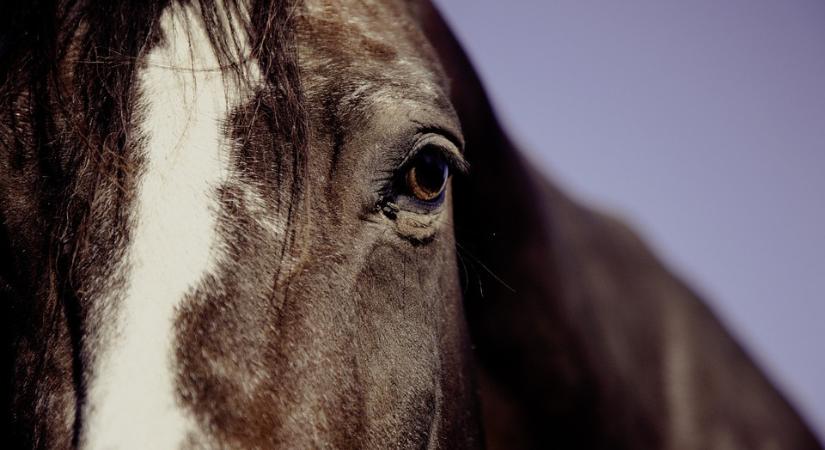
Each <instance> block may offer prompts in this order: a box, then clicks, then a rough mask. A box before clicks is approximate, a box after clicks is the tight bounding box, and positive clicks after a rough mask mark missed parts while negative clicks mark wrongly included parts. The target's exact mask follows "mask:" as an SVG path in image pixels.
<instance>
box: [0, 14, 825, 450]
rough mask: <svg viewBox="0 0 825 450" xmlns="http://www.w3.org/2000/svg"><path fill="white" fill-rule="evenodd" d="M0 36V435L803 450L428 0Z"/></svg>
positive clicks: (113, 440)
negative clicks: (555, 173) (513, 123)
mask: <svg viewBox="0 0 825 450" xmlns="http://www.w3.org/2000/svg"><path fill="white" fill-rule="evenodd" d="M12 3H16V4H12ZM0 17H2V18H0V20H2V26H0V30H2V32H0V33H2V37H0V71H2V72H1V75H0V104H1V105H2V106H0V305H2V306H0V308H2V311H0V317H2V322H3V323H2V330H3V331H2V342H3V352H2V355H0V357H1V358H0V359H1V360H2V376H0V383H2V388H0V392H2V398H0V404H2V416H3V417H2V428H0V429H2V433H3V442H5V443H6V444H7V445H9V446H10V447H12V448H84V449H107V448H118V449H120V448H123V449H130V448H276V447H288V448H331V447H333V448H479V447H484V446H486V447H490V448H553V447H556V448H582V449H606V448H611V449H630V448H667V449H693V448H708V449H730V448H743V449H744V448H747V449H773V448H784V449H791V448H792V449H816V448H821V446H820V444H819V443H818V442H817V441H816V439H815V438H814V436H813V435H812V433H811V432H810V431H809V430H808V428H807V427H806V425H805V424H804V422H803V421H802V419H801V418H800V417H799V416H798V415H797V413H796V412H795V411H794V410H793V408H792V407H791V406H790V405H789V404H788V403H787V402H786V401H785V400H784V399H783V397H782V396H781V394H779V393H778V391H777V390H776V389H775V388H774V387H773V386H772V385H771V384H770V382H769V381H768V379H767V378H766V377H765V376H764V375H763V374H762V372H761V371H760V370H759V369H758V368H757V367H756V365H755V364H754V363H753V362H752V361H751V360H750V358H749V357H748V356H747V354H746V353H745V352H744V351H743V350H742V348H741V347H740V346H739V345H738V344H737V343H736V342H735V340H734V339H732V338H731V337H730V335H729V334H728V333H727V332H726V331H725V329H724V327H723V326H722V325H721V324H720V322H719V321H718V320H716V319H715V318H714V316H713V315H712V313H711V312H710V311H709V309H708V308H707V307H706V306H704V303H703V302H702V301H701V300H700V299H699V298H698V297H697V296H696V295H695V294H694V293H693V292H692V291H691V290H690V288H688V287H687V286H686V285H685V284H683V283H682V282H681V281H680V280H679V279H678V278H677V277H676V276H674V275H673V274H671V273H670V271H669V270H668V269H667V268H665V267H664V266H663V265H662V264H661V263H660V262H659V261H658V260H657V258H656V257H655V256H654V255H653V254H652V253H651V251H649V250H648V249H647V247H646V246H645V244H644V243H643V242H642V240H641V239H640V238H638V237H637V235H636V234H635V233H634V232H633V231H632V230H630V229H629V228H628V227H627V226H626V225H624V224H623V223H622V222H621V221H620V220H619V219H616V218H613V217H611V216H608V215H606V214H603V213H601V212H599V211H596V210H594V209H592V208H589V207H587V206H584V205H581V204H579V203H578V202H576V201H575V200H573V199H572V198H571V197H570V196H569V195H567V194H566V193H565V192H564V191H563V190H562V189H561V188H559V187H557V186H556V185H554V184H553V183H552V182H551V181H550V180H548V179H547V178H546V177H545V176H544V175H542V174H541V173H540V172H539V171H537V170H536V169H535V168H534V167H533V166H532V165H531V164H529V162H528V161H527V160H526V159H525V158H524V157H523V156H522V153H521V152H520V151H519V149H518V148H517V147H516V146H515V145H514V144H513V143H512V141H511V140H510V139H509V138H508V137H507V135H506V133H505V131H504V130H503V128H502V127H501V126H500V125H499V122H498V121H497V119H496V117H495V115H494V113H493V111H492V109H491V107H490V104H489V103H488V100H487V98H486V96H485V94H484V91H483V88H482V86H481V83H480V82H479V79H478V78H477V76H476V74H475V73H474V71H473V69H472V67H471V65H470V63H469V61H468V60H467V58H466V56H465V55H464V53H463V52H462V50H461V48H460V45H459V44H458V43H457V40H456V39H455V37H454V36H453V35H452V34H451V32H450V30H449V28H448V27H447V25H446V24H445V22H444V21H443V20H442V19H441V17H440V15H439V14H438V11H437V10H436V9H435V8H434V7H433V5H431V4H430V3H429V2H428V1H427V0H383V1H378V0H248V1H245V0H146V1H141V2H134V1H130V0H108V1H95V0H37V1H32V2H28V3H25V2H24V3H21V2H7V3H5V4H4V5H3V6H2V10H0ZM549 145H551V144H549Z"/></svg>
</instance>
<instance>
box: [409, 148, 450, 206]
mask: <svg viewBox="0 0 825 450" xmlns="http://www.w3.org/2000/svg"><path fill="white" fill-rule="evenodd" d="M449 176H450V170H449V167H448V165H447V162H446V161H445V160H444V158H443V157H442V156H441V155H440V154H439V153H438V152H437V151H432V150H424V151H422V152H420V153H419V154H418V155H417V156H416V157H415V160H414V161H413V164H412V165H411V166H410V168H409V169H408V170H407V175H406V182H407V189H409V192H410V193H411V194H412V195H413V196H414V197H415V198H417V199H418V200H420V201H422V202H432V201H434V200H437V199H438V198H439V197H440V196H441V194H442V193H443V192H444V189H445V188H446V187H447V179H448V178H449Z"/></svg>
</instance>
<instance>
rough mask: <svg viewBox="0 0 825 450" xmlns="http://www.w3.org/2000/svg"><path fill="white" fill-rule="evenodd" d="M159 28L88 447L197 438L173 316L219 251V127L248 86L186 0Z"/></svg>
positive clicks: (144, 75)
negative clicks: (236, 78) (223, 63)
mask: <svg viewBox="0 0 825 450" xmlns="http://www.w3.org/2000/svg"><path fill="white" fill-rule="evenodd" d="M160 26H161V29H162V31H163V33H164V37H165V43H164V44H163V45H162V46H158V47H157V48H155V49H153V50H152V51H151V52H150V53H149V54H148V55H147V57H146V67H145V68H143V69H141V71H140V72H139V76H138V83H139V88H140V93H141V96H142V102H141V103H142V107H143V108H142V109H141V114H139V117H141V120H142V123H141V124H140V131H141V134H142V136H143V137H144V144H145V145H144V152H145V154H144V165H143V171H142V173H141V175H140V177H139V181H138V187H137V195H136V199H135V206H134V208H135V209H134V211H133V213H132V216H131V217H132V219H131V220H132V230H131V239H130V242H129V246H128V248H127V251H126V253H125V254H126V258H125V261H121V262H113V263H117V264H119V265H120V267H122V269H121V272H122V278H123V279H124V280H125V282H126V285H125V288H124V290H123V291H122V293H121V294H119V295H117V297H116V298H115V295H114V294H113V295H112V296H111V298H102V299H100V301H102V302H104V304H112V305H114V306H113V315H114V321H113V322H112V323H110V324H107V325H106V327H107V328H106V331H107V332H106V333H105V334H104V335H103V338H102V339H100V340H101V342H99V343H96V345H98V347H99V348H98V349H97V351H98V352H99V353H97V354H96V355H95V358H94V365H93V367H92V368H91V376H90V379H89V380H88V390H87V394H88V396H87V402H86V405H85V407H84V410H83V431H82V435H81V447H83V448H87V449H146V448H157V449H172V448H178V447H180V446H181V445H182V444H184V443H185V440H186V439H187V437H188V435H190V433H196V434H197V429H196V424H195V421H194V419H193V418H192V417H191V416H190V415H189V414H188V413H187V411H186V410H185V409H184V408H183V406H182V405H180V404H179V401H178V397H177V393H176V364H175V359H176V356H175V351H176V339H175V338H176V337H175V328H174V326H175V324H174V321H175V316H176V314H175V313H176V310H177V308H178V306H179V305H180V304H181V302H182V301H183V299H184V298H185V296H186V295H187V294H188V293H191V292H192V291H193V290H194V289H195V288H196V287H197V286H198V284H199V283H200V282H201V280H202V279H203V278H204V276H205V275H207V274H208V273H209V272H210V271H211V270H214V269H215V266H216V262H217V260H218V258H219V257H220V250H219V249H220V248H221V247H222V246H221V240H220V236H219V235H218V233H217V230H216V226H217V217H218V211H219V209H220V205H219V203H218V195H217V188H218V187H219V186H220V185H221V184H222V183H223V182H225V181H226V180H227V179H228V177H229V175H230V162H229V153H230V142H229V140H228V139H227V137H226V133H225V131H224V130H225V128H224V125H225V123H226V121H227V118H228V115H229V113H230V112H231V111H232V109H233V108H235V107H237V106H239V105H240V104H242V102H244V101H248V100H249V98H250V95H251V92H250V91H249V89H248V88H243V87H241V85H240V83H237V82H234V83H233V82H232V81H231V80H232V79H233V78H231V76H230V75H226V78H224V76H223V75H222V73H221V71H220V70H217V68H218V67H219V62H218V60H217V58H216V57H215V54H214V52H213V50H212V46H211V44H210V42H209V40H208V38H207V35H206V33H205V31H204V29H203V26H202V23H201V21H200V19H199V13H198V11H197V10H196V9H195V7H193V6H192V4H188V5H187V6H185V7H181V6H178V5H173V6H171V7H169V8H167V10H166V11H165V12H164V13H163V15H162V17H161V21H160ZM236 29H240V27H236ZM252 66H254V63H250V66H249V67H248V69H249V70H253V69H256V68H257V67H256V66H255V67H252ZM191 69H194V70H191ZM253 75H257V78H258V79H260V74H257V73H256V74H253Z"/></svg>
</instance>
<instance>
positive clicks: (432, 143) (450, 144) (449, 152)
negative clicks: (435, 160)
mask: <svg viewBox="0 0 825 450" xmlns="http://www.w3.org/2000/svg"><path fill="white" fill-rule="evenodd" d="M419 134H424V137H421V138H419V139H418V142H416V144H415V146H414V147H413V149H412V151H410V152H409V153H408V154H407V156H406V157H405V158H404V160H403V161H402V162H401V164H400V165H399V168H402V169H403V168H405V167H407V165H408V164H409V163H410V161H412V160H413V159H415V157H416V156H418V154H419V153H420V152H421V151H422V150H424V149H426V148H430V147H434V148H437V149H438V152H439V153H440V154H441V155H442V156H443V157H444V158H445V159H446V160H447V164H448V165H449V166H450V169H451V170H453V171H455V172H458V173H459V174H461V175H467V174H468V173H469V171H470V163H469V162H467V160H466V159H465V158H464V155H463V154H462V152H461V150H459V145H457V144H456V142H455V141H454V140H453V139H450V138H449V137H447V136H445V135H444V134H441V133H439V134H435V133H432V132H426V131H425V132H423V133H419Z"/></svg>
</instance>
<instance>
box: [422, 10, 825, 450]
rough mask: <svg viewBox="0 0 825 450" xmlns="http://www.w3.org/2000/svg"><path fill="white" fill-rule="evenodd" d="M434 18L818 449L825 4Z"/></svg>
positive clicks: (524, 131)
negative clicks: (700, 306)
mask: <svg viewBox="0 0 825 450" xmlns="http://www.w3.org/2000/svg"><path fill="white" fill-rule="evenodd" d="M436 3H437V4H439V5H440V6H441V9H442V11H443V12H444V13H445V14H446V16H447V18H448V20H449V21H450V22H451V23H452V24H453V28H454V31H455V32H456V33H457V34H458V36H459V38H460V39H461V40H462V41H463V43H464V45H465V49H466V50H467V51H468V52H469V53H470V56H471V57H472V59H473V60H474V61H475V63H476V66H477V69H478V70H479V71H480V73H481V76H482V78H483V80H484V81H485V84H486V86H487V89H488V91H489V92H490V94H491V96H492V99H493V102H494V104H495V105H496V107H497V109H498V111H499V114H500V116H501V117H502V118H503V120H504V122H505V124H506V126H507V127H508V128H509V129H510V131H511V133H512V134H513V136H514V137H515V138H516V140H517V141H518V142H521V143H522V144H523V147H524V148H525V150H527V151H528V152H529V154H530V156H531V157H532V158H533V160H534V161H535V162H536V163H537V164H539V165H541V166H542V167H543V168H545V171H546V172H547V173H550V174H552V176H553V177H554V178H555V179H556V180H557V181H558V182H561V183H562V184H563V185H564V186H566V187H567V188H568V189H569V190H571V191H572V192H573V193H574V194H576V195H578V196H579V197H581V198H584V199H586V200H588V201H590V202H593V203H596V204H598V205H601V206H602V207H604V208H607V209H608V210H611V211H614V212H617V213H618V214H621V215H622V216H623V217H625V218H626V219H628V220H629V221H630V222H631V223H633V224H634V225H636V227H637V229H639V230H640V231H642V232H643V233H644V234H645V236H647V238H648V240H649V241H650V242H651V243H652V245H653V246H654V247H655V248H657V249H658V251H659V253H660V255H661V256H662V257H663V258H664V259H665V261H666V262H667V263H668V264H670V265H671V266H672V267H674V268H675V269H676V270H677V271H679V272H680V273H681V274H682V275H683V277H684V278H686V279H687V280H688V281H689V282H690V283H691V284H693V286H694V287H696V288H697V290H698V291H699V292H701V293H703V294H704V295H705V296H706V297H707V298H708V300H709V302H710V304H711V306H712V307H713V308H714V309H715V310H716V311H717V312H718V313H719V314H720V315H721V316H722V318H723V319H724V320H725V322H726V323H727V324H728V325H729V327H730V328H731V329H732V331H733V332H734V333H735V334H736V335H737V336H738V337H739V338H740V340H741V341H743V343H744V344H745V346H746V347H747V348H748V349H749V350H750V351H751V353H752V354H754V356H755V357H756V358H757V359H758V361H759V362H760V363H761V365H762V366H763V367H765V369H766V370H767V371H768V373H769V375H770V376H771V377H772V378H773V379H774V380H775V382H776V383H777V384H778V385H779V386H780V388H781V389H783V390H784V391H785V392H786V393H787V395H788V396H789V398H790V399H791V401H792V402H793V403H794V404H796V405H797V407H798V409H800V410H801V412H802V413H803V415H804V416H805V417H806V419H807V420H808V422H809V423H810V424H811V425H812V426H813V427H814V428H815V430H816V432H817V433H818V434H819V436H820V437H821V438H823V437H825V351H823V343H825V2H822V1H821V0H794V1H777V0H727V1H724V2H719V1H715V0H694V1H690V2H663V1H654V0H648V1H644V0H628V1H623V2H607V1H603V2H583V1H581V0H563V1H556V0H533V1H530V0H522V1H513V2H504V1H501V0H436ZM515 5H518V6H515Z"/></svg>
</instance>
